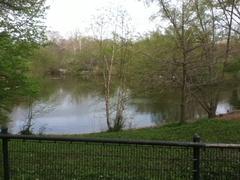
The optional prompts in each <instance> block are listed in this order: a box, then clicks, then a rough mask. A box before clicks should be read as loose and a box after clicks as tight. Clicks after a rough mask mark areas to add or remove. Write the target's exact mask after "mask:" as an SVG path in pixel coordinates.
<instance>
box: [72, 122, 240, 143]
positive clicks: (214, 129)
mask: <svg viewBox="0 0 240 180" xmlns="http://www.w3.org/2000/svg"><path fill="white" fill-rule="evenodd" d="M195 133H197V134H199V135H200V136H201V139H202V141H203V142H209V143H240V121H230V120H211V119H203V120H199V121H196V122H193V123H184V124H170V125H164V126H162V127H156V128H144V129H134V130H125V131H120V132H103V133H95V134H86V135H74V136H76V137H92V138H121V139H142V140H161V141H192V137H193V135H194V134H195Z"/></svg>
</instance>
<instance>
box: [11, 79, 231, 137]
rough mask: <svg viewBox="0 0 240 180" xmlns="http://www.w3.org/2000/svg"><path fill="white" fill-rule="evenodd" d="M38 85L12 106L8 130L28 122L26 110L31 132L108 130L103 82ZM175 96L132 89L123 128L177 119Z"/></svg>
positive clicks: (223, 104) (225, 107)
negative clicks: (36, 90)
mask: <svg viewBox="0 0 240 180" xmlns="http://www.w3.org/2000/svg"><path fill="white" fill-rule="evenodd" d="M41 86H42V89H41V90H40V96H39V97H38V98H37V99H36V100H33V101H31V102H32V103H29V102H24V101H23V102H21V103H18V104H17V105H16V106H15V107H13V109H12V112H11V114H10V115H9V119H10V120H9V122H8V128H9V131H10V132H11V133H19V132H20V131H21V130H23V129H24V127H26V124H29V121H28V119H29V118H28V117H29V112H31V115H32V116H31V117H32V118H31V122H30V124H31V130H32V131H33V132H34V133H44V134H82V133H93V132H100V131H106V130H107V124H106V119H105V111H104V98H103V93H102V86H101V85H100V84H99V83H98V82H97V81H86V80H77V79H44V80H42V82H41ZM230 94H231V93H230ZM113 96H114V93H113ZM177 99H178V98H177V97H176V93H173V92H170V91H169V92H167V93H165V94H162V93H161V94H159V95H157V96H156V94H155V95H154V97H152V96H149V95H144V94H143V95H138V96H136V95H134V89H131V90H130V93H129V97H128V101H127V106H126V110H125V112H124V115H125V126H124V128H126V129H128V128H142V127H150V126H156V125H161V124H163V123H167V122H172V121H174V120H176V119H177V117H178V116H179V104H178V101H177ZM230 99H231V97H230V95H229V96H228V95H226V97H225V98H222V100H221V101H220V102H219V104H218V108H217V113H218V114H219V113H226V112H227V111H229V110H232V109H233V105H231V103H230ZM192 107H195V108H192ZM189 112H191V113H189V114H191V115H192V116H193V117H202V116H204V115H205V114H204V112H203V111H202V109H201V108H199V107H198V106H197V105H195V106H191V110H190V111H189Z"/></svg>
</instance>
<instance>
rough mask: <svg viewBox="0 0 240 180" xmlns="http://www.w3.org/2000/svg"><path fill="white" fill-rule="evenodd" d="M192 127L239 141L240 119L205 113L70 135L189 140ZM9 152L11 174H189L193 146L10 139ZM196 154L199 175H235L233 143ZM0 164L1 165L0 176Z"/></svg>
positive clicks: (44, 177)
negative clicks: (189, 120)
mask: <svg viewBox="0 0 240 180" xmlns="http://www.w3.org/2000/svg"><path fill="white" fill-rule="evenodd" d="M195 133H198V134H199V135H201V137H202V139H203V141H204V142H215V143H217V142H218V143H220V142H221V143H239V142H240V121H223V120H221V121H220V120H207V119H205V120H201V121H198V122H194V123H185V124H171V125H165V126H162V127H157V128H144V129H136V130H126V131H121V132H102V133H95V134H85V135H74V137H92V138H93V137H94V138H122V139H139V140H162V141H191V140H192V136H193V135H194V134H195ZM0 144H1V142H0ZM0 154H2V152H1V149H0ZM9 154H10V166H11V173H12V176H13V179H16V180H18V179H19V180H22V179H26V180H31V179H39V180H48V179H49V180H52V179H86V180H88V179H89V180H91V179H109V180H110V179H142V180H144V179H145V180H159V179H177V180H186V179H192V168H193V167H192V165H193V148H188V147H162V146H144V145H119V144H102V143H70V142H61V143H59V142H58V143H55V142H46V141H22V140H12V141H10V142H9ZM201 158H202V159H201V162H202V163H201V169H202V178H203V179H229V180H235V179H236V177H239V175H238V174H237V173H238V172H240V161H239V158H240V154H239V150H238V149H224V151H223V149H217V148H210V149H204V150H201ZM1 159H2V157H1V156H0V161H1ZM2 170H3V169H2V168H1V167H0V179H1V177H2ZM204 171H205V172H204Z"/></svg>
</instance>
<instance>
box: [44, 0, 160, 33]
mask: <svg viewBox="0 0 240 180" xmlns="http://www.w3.org/2000/svg"><path fill="white" fill-rule="evenodd" d="M47 4H48V5H49V6H50V9H49V10H48V13H47V17H46V25H47V28H48V30H51V31H57V32H59V33H60V35H62V36H63V37H69V36H71V35H72V34H73V33H74V32H80V33H81V34H82V35H91V32H89V28H90V24H91V23H92V17H93V16H94V15H96V14H97V12H98V11H97V10H99V9H103V8H107V9H108V8H113V9H114V8H116V7H121V8H123V9H124V10H126V11H127V12H128V14H129V15H130V18H131V21H132V22H131V24H132V26H133V28H134V30H135V33H136V34H141V35H144V34H145V33H147V32H149V31H153V30H154V29H156V25H155V24H154V23H153V22H151V21H150V20H149V18H150V17H151V15H152V14H153V13H154V12H156V7H154V6H150V7H147V6H146V5H145V4H144V3H143V1H138V0H47Z"/></svg>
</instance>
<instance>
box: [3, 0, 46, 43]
mask: <svg viewBox="0 0 240 180" xmlns="http://www.w3.org/2000/svg"><path fill="white" fill-rule="evenodd" d="M45 1H46V0H24V1H21V2H19V0H11V1H6V0H0V32H7V33H8V34H10V35H11V37H12V38H15V39H18V40H19V39H21V40H28V41H33V42H40V41H41V40H42V39H43V37H44V29H45V27H44V26H43V22H42V19H43V18H44V15H45V12H46V10H47V8H48V7H46V6H45Z"/></svg>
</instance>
